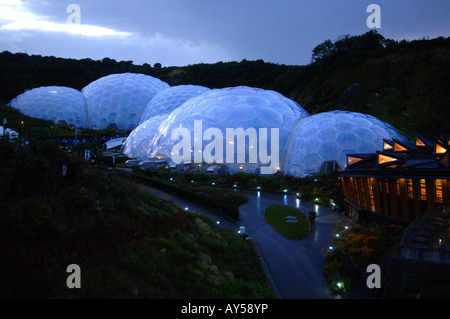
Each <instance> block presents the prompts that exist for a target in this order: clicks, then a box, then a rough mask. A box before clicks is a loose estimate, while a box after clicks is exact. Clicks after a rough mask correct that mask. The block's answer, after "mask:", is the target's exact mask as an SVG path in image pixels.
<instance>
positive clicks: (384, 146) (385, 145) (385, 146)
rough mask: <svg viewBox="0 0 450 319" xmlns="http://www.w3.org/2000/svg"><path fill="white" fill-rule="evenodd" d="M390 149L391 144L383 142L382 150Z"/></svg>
mask: <svg viewBox="0 0 450 319" xmlns="http://www.w3.org/2000/svg"><path fill="white" fill-rule="evenodd" d="M391 149H393V147H392V145H391V144H389V143H387V142H384V143H383V150H385V151H387V150H391Z"/></svg>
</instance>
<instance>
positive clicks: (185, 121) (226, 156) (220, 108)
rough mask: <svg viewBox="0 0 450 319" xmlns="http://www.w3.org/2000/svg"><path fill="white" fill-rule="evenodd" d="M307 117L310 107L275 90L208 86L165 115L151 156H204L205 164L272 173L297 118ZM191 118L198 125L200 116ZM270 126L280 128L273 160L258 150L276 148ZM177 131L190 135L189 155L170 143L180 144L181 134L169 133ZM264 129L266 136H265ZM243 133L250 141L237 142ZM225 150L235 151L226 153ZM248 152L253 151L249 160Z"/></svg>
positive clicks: (190, 159) (232, 170) (188, 159)
mask: <svg viewBox="0 0 450 319" xmlns="http://www.w3.org/2000/svg"><path fill="white" fill-rule="evenodd" d="M307 116H309V114H308V112H306V111H305V110H304V109H303V108H302V107H301V106H300V105H299V104H298V103H296V102H294V101H293V100H291V99H288V98H286V97H284V96H283V95H281V94H280V93H278V92H275V91H269V90H263V89H257V88H251V87H246V86H239V87H231V88H224V89H214V90H210V91H207V92H205V93H203V94H201V95H199V96H197V97H194V98H192V99H189V100H188V101H187V102H185V103H184V104H183V105H181V106H180V107H179V108H177V109H175V110H174V111H173V112H172V113H171V114H170V115H169V117H168V118H167V120H165V121H164V122H163V123H162V124H161V126H160V127H159V130H158V133H157V134H156V135H155V138H154V140H155V141H154V143H153V146H152V149H151V152H150V156H151V157H159V158H164V159H169V160H172V161H173V162H175V163H177V162H196V163H198V162H199V161H200V162H202V160H203V161H204V162H206V163H209V164H211V163H214V162H215V163H219V164H226V166H227V167H228V171H229V172H230V173H235V172H239V171H242V172H247V173H248V172H250V173H253V172H258V173H259V172H260V173H261V174H273V173H275V172H276V171H277V170H279V164H280V161H281V158H282V155H283V151H282V150H283V149H284V146H285V144H286V142H287V139H288V137H289V133H290V131H291V129H292V128H293V126H294V124H295V123H296V121H297V120H298V119H299V118H303V117H307ZM194 121H198V122H197V124H198V123H200V121H201V128H200V127H199V126H198V125H195V124H196V123H194ZM194 128H195V129H196V130H195V131H194ZM210 128H211V130H209V129H210ZM227 128H228V129H232V131H233V132H234V130H236V132H237V134H235V135H236V137H235V136H234V134H230V135H229V136H228V138H227V135H228V134H227ZM239 128H241V129H242V130H241V132H239V130H237V129H239ZM271 129H278V134H279V139H277V140H276V141H277V142H278V144H279V145H278V148H279V152H276V153H275V154H276V156H273V157H272V159H273V160H270V161H269V160H267V158H265V159H264V160H261V154H264V155H269V154H271V150H272V147H273V148H274V149H275V147H276V145H272V144H271V141H272V130H271ZM181 131H182V132H183V133H187V134H189V135H190V138H189V141H188V142H189V144H190V146H192V147H191V148H190V154H189V153H188V154H186V153H187V152H186V153H185V152H184V148H183V149H181V150H178V149H177V147H175V149H176V151H175V152H174V150H175V149H173V148H174V146H176V145H178V146H180V144H179V142H180V141H181V140H183V141H184V138H183V139H182V138H179V139H176V140H172V134H174V133H176V132H181ZM244 131H245V132H244ZM264 131H265V136H266V137H267V140H266V139H264ZM274 131H276V130H274ZM245 133H249V134H252V141H250V139H249V138H248V137H247V138H245V142H239V141H240V140H241V138H242V137H245ZM253 133H254V134H253ZM255 134H256V139H257V142H255V138H254V136H255ZM209 135H211V136H209ZM273 136H274V137H275V134H274V135H273ZM175 137H176V136H175ZM186 140H187V138H186ZM260 142H261V144H262V145H263V146H264V145H265V147H266V149H265V150H264V149H263V150H261V149H260V146H259V145H260V144H259V143H260ZM213 146H216V147H213ZM227 146H228V147H227ZM240 146H243V149H244V151H238V149H239V150H241V148H240ZM229 149H232V150H233V152H231V151H230V152H228V151H227V150H229ZM220 150H222V154H221V152H220ZM255 152H256V154H257V159H256V160H255ZM233 153H234V154H233ZM238 153H239V154H241V155H242V154H244V155H245V159H242V157H240V158H237V154H238ZM249 155H252V159H250V157H249ZM272 155H273V154H272ZM180 157H183V160H182V161H180V160H179V158H180ZM175 158H177V160H175Z"/></svg>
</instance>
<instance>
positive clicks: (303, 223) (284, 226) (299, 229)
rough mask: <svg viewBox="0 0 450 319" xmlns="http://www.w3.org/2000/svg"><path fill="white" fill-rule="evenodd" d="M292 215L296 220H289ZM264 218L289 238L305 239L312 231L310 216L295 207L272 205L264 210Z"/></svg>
mask: <svg viewBox="0 0 450 319" xmlns="http://www.w3.org/2000/svg"><path fill="white" fill-rule="evenodd" d="M292 217H295V222H292V221H291V220H289V219H290V218H292ZM264 219H265V220H266V222H267V223H268V224H269V225H270V226H272V227H273V228H274V229H275V230H276V231H277V232H278V233H280V234H281V235H282V236H284V237H286V238H289V239H303V238H305V237H307V236H308V235H309V233H310V228H309V221H308V218H307V217H306V215H305V214H303V213H302V212H301V211H299V210H298V209H295V208H293V207H289V206H285V205H270V206H269V207H267V208H266V210H265V211H264Z"/></svg>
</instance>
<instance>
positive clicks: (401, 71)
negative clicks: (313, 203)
mask: <svg viewBox="0 0 450 319" xmlns="http://www.w3.org/2000/svg"><path fill="white" fill-rule="evenodd" d="M449 71H450V38H443V37H440V38H436V39H431V40H428V39H422V40H415V41H406V40H404V41H394V40H390V39H385V38H384V37H383V36H382V35H380V34H378V33H376V32H373V31H370V32H368V33H366V34H363V35H360V36H343V37H340V38H339V39H337V40H335V41H331V40H326V41H324V42H323V43H321V44H319V45H317V47H316V48H315V49H314V50H313V52H312V59H311V63H310V64H308V65H303V66H292V65H279V64H274V63H267V62H264V61H263V60H256V61H247V60H242V61H241V62H218V63H214V64H195V65H188V66H179V67H177V66H170V67H161V65H160V64H159V63H155V65H154V66H153V67H152V66H151V65H149V64H143V65H134V64H133V63H132V62H131V61H119V62H118V61H115V60H113V59H110V58H104V59H103V60H101V61H94V60H91V59H82V60H74V59H62V58H56V57H42V56H38V55H32V56H29V55H27V54H22V53H17V54H12V53H10V52H2V53H0V74H2V76H1V77H0V103H4V104H6V103H7V102H9V101H10V100H11V99H12V98H14V97H15V96H17V95H18V94H21V93H23V92H24V91H25V90H26V89H32V88H35V87H39V86H46V85H63V86H69V87H72V88H75V89H78V90H81V89H82V88H83V87H84V86H86V85H87V84H89V83H90V82H92V81H94V80H96V79H98V78H100V77H102V76H105V75H108V74H112V73H122V72H138V73H144V74H148V75H151V76H155V77H157V78H159V79H161V80H163V81H166V82H168V83H169V84H171V85H178V84H198V85H204V86H207V87H210V88H222V87H228V86H237V85H247V86H253V87H260V88H264V89H273V90H276V91H278V92H280V93H282V94H284V95H285V96H287V97H290V98H293V99H295V100H296V101H297V102H299V103H300V104H301V105H302V106H303V107H304V108H306V109H307V110H308V111H309V112H310V113H311V114H315V113H318V112H324V111H328V110H335V109H342V110H349V111H358V112H364V113H368V114H372V115H374V116H377V117H379V118H380V119H382V120H384V121H387V122H389V123H391V124H392V125H394V126H395V127H397V128H398V129H400V130H401V131H402V132H403V133H405V134H407V135H409V136H413V135H414V134H415V133H416V132H422V133H425V134H428V135H430V136H436V135H439V134H440V133H441V132H450V121H448V117H446V116H443V115H445V114H446V110H447V107H448V105H449V104H450V103H449V102H450V98H449V90H448V81H447V79H446V77H447V75H448V74H450V72H449Z"/></svg>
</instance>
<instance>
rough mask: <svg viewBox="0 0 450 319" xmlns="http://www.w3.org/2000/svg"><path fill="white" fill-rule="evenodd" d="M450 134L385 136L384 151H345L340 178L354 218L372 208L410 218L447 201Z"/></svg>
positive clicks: (449, 195)
mask: <svg viewBox="0 0 450 319" xmlns="http://www.w3.org/2000/svg"><path fill="white" fill-rule="evenodd" d="M449 150H450V136H448V135H441V136H439V137H438V138H436V139H430V138H428V137H426V136H424V135H421V134H418V135H417V136H416V141H415V144H412V143H402V142H400V141H397V140H392V141H387V140H385V141H384V147H383V151H377V153H373V154H348V155H347V167H346V169H345V170H344V171H341V173H340V178H341V181H342V187H343V190H344V193H345V197H346V199H345V206H346V207H345V209H346V212H347V214H348V215H349V217H351V218H352V219H354V220H357V219H358V218H360V217H361V216H362V215H364V216H366V217H367V216H368V215H370V214H376V215H379V216H384V217H387V218H390V219H393V220H395V221H400V222H404V223H409V222H411V221H412V220H414V219H415V218H417V217H419V216H421V215H422V214H424V213H425V212H427V211H430V210H432V209H435V208H437V207H440V206H450V165H449V153H450V152H449Z"/></svg>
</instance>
